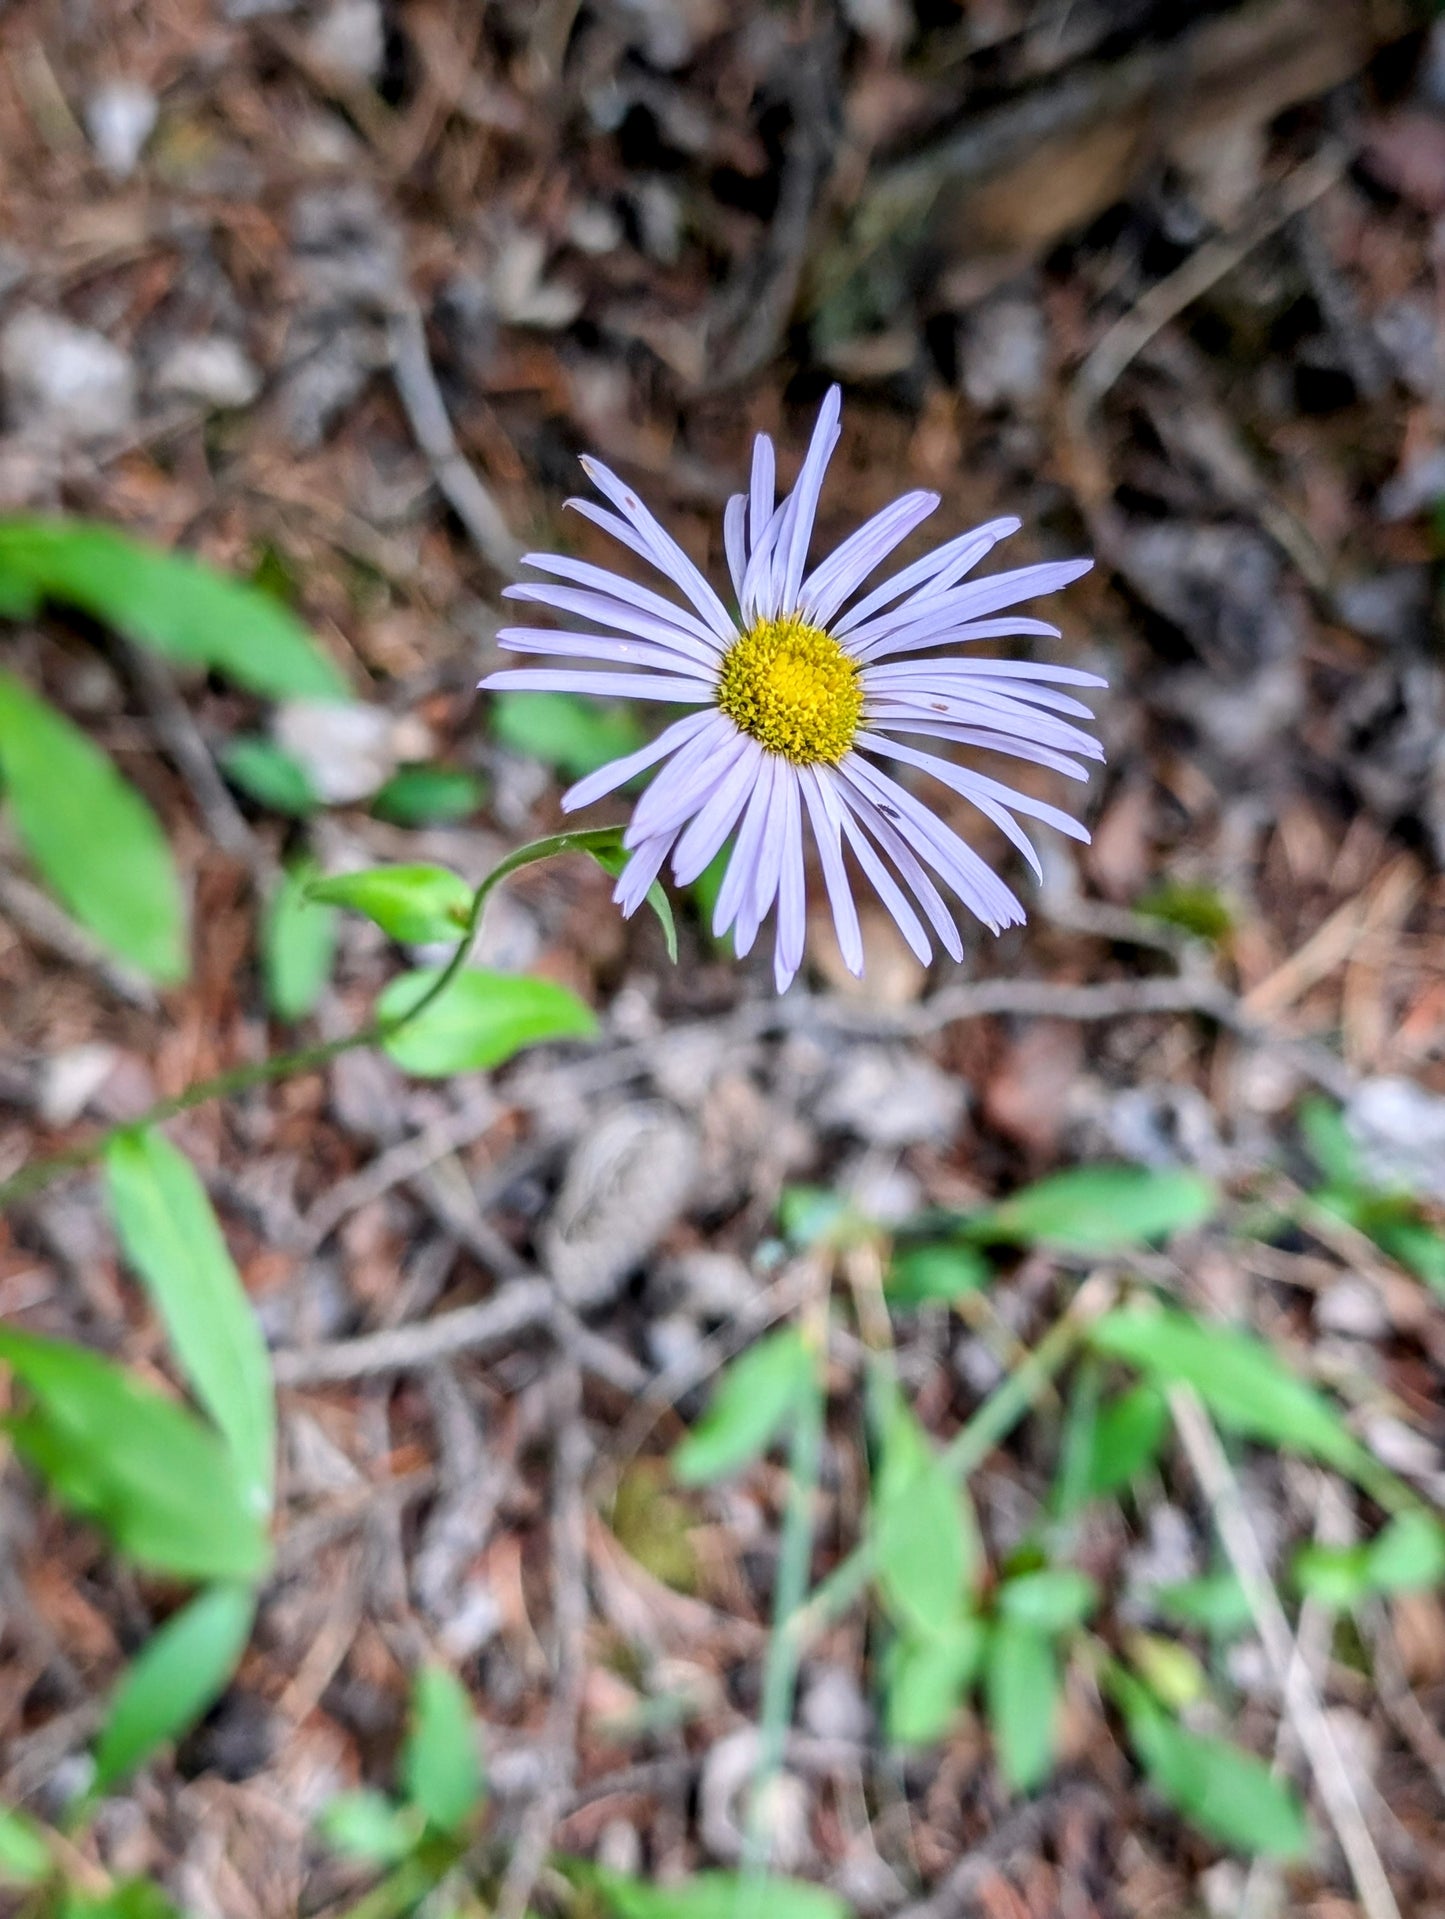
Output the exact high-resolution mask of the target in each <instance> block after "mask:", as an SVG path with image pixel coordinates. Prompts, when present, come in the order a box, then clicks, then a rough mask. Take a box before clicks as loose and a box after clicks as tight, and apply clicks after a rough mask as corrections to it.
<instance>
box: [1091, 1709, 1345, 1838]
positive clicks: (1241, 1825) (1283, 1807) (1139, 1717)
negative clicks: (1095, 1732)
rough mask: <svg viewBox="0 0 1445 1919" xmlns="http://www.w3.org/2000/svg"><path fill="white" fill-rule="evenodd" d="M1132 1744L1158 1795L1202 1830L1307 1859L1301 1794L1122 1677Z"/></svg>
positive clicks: (1211, 1835)
mask: <svg viewBox="0 0 1445 1919" xmlns="http://www.w3.org/2000/svg"><path fill="white" fill-rule="evenodd" d="M1111 1690H1113V1691H1114V1692H1115V1694H1116V1696H1117V1697H1118V1698H1119V1701H1120V1704H1121V1705H1122V1707H1123V1710H1124V1720H1125V1726H1126V1728H1127V1730H1128V1734H1129V1743H1130V1745H1131V1746H1132V1747H1133V1748H1134V1751H1135V1752H1136V1754H1137V1755H1138V1757H1139V1762H1140V1764H1141V1765H1142V1766H1143V1768H1144V1771H1145V1772H1146V1773H1147V1775H1148V1777H1149V1779H1150V1781H1151V1783H1152V1784H1153V1786H1154V1788H1155V1790H1156V1791H1157V1792H1158V1793H1159V1794H1160V1796H1161V1797H1162V1798H1164V1799H1167V1800H1168V1802H1169V1804H1170V1805H1171V1806H1173V1807H1174V1808H1175V1809H1176V1810H1177V1811H1179V1812H1182V1813H1183V1814H1184V1815H1185V1817H1186V1818H1188V1819H1192V1820H1193V1822H1194V1824H1195V1825H1196V1826H1198V1827H1199V1828H1200V1830H1201V1831H1202V1832H1205V1833H1208V1834H1209V1836H1210V1837H1211V1838H1212V1839H1217V1840H1219V1841H1220V1842H1221V1843H1222V1844H1224V1845H1226V1846H1235V1847H1238V1849H1239V1850H1240V1851H1241V1852H1247V1853H1251V1854H1256V1853H1258V1854H1263V1855H1264V1856H1265V1857H1266V1858H1271V1859H1282V1860H1290V1859H1302V1858H1303V1857H1304V1856H1305V1854H1306V1853H1307V1852H1308V1851H1309V1826H1308V1824H1307V1822H1306V1819H1305V1814H1304V1809H1303V1807H1302V1806H1301V1805H1300V1803H1299V1800H1298V1799H1297V1798H1296V1796H1295V1794H1294V1792H1293V1791H1292V1790H1291V1789H1290V1787H1289V1786H1288V1785H1286V1784H1285V1782H1284V1781H1283V1780H1281V1779H1276V1778H1275V1776H1274V1774H1273V1773H1272V1772H1271V1770H1270V1768H1269V1767H1268V1766H1266V1765H1265V1764H1264V1763H1263V1762H1262V1761H1261V1760H1259V1759H1256V1758H1255V1757H1254V1755H1253V1754H1252V1753H1248V1752H1244V1751H1242V1750H1241V1749H1240V1748H1239V1747H1238V1746H1232V1745H1230V1744H1228V1743H1227V1741H1225V1740H1222V1739H1207V1738H1203V1737H1201V1736H1200V1735H1199V1734H1198V1733H1192V1732H1187V1731H1186V1730H1185V1728H1184V1727H1183V1726H1181V1725H1179V1724H1178V1722H1177V1721H1175V1720H1173V1719H1171V1718H1170V1717H1169V1715H1168V1714H1167V1713H1165V1712H1163V1711H1162V1710H1161V1709H1160V1708H1159V1707H1158V1706H1157V1705H1156V1704H1155V1703H1154V1701H1153V1699H1152V1698H1151V1697H1150V1696H1149V1694H1148V1693H1147V1692H1146V1691H1145V1690H1144V1688H1143V1687H1142V1686H1140V1685H1138V1684H1137V1683H1136V1682H1134V1681H1132V1680H1130V1681H1128V1682H1127V1683H1123V1675H1116V1676H1115V1680H1114V1682H1113V1683H1112V1686H1111Z"/></svg>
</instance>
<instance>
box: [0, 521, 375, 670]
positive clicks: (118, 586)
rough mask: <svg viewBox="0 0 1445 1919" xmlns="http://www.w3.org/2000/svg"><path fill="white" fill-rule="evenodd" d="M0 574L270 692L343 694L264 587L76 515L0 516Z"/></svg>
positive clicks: (17, 588) (16, 590) (18, 588)
mask: <svg viewBox="0 0 1445 1919" xmlns="http://www.w3.org/2000/svg"><path fill="white" fill-rule="evenodd" d="M0 582H9V583H11V591H12V593H13V594H21V595H29V596H30V597H31V599H32V600H35V601H38V600H58V601H61V602H63V603H64V604H66V605H68V606H76V607H79V608H80V609H81V611H82V612H85V613H89V614H90V615H91V617H92V618H93V619H97V620H101V621H103V622H104V624H105V625H107V626H111V627H114V628H115V630H116V632H118V633H124V634H125V636H126V637H127V639H131V640H134V641H135V642H136V643H137V644H138V645H140V646H147V647H150V648H151V649H152V650H153V651H154V652H157V653H160V654H163V655H164V656H165V657H166V658H167V659H171V660H180V661H185V662H187V663H188V664H191V665H194V666H201V667H209V668H214V669H215V670H216V671H217V672H219V673H224V674H225V675H226V676H227V678H229V679H232V680H234V681H235V682H236V684H237V685H238V686H244V687H248V688H249V689H250V691H251V692H253V693H260V694H262V695H264V696H265V697H267V698H269V699H278V700H279V699H321V700H325V699H332V700H334V699H344V698H345V697H346V691H347V689H346V681H345V679H344V678H343V676H342V674H341V673H340V672H339V671H338V669H337V668H336V667H335V666H333V665H332V663H331V661H330V660H329V659H328V658H327V657H326V655H325V654H324V653H323V652H322V651H321V649H320V647H319V646H318V645H317V644H316V641H315V640H314V639H313V638H312V636H311V634H310V633H309V632H308V631H307V629H306V627H305V626H304V625H303V624H302V623H301V621H300V620H298V619H297V618H296V616H295V614H294V613H291V612H290V611H289V610H288V609H287V608H286V607H284V606H283V605H282V604H281V602H280V601H279V600H277V599H274V598H273V597H272V595H271V594H269V593H265V592H262V591H261V590H259V589H258V588H256V587H253V586H248V585H245V584H243V583H242V582H240V581H238V580H232V579H228V578H227V577H226V576H225V575H224V574H222V573H217V572H215V571H214V570H213V569H212V568H211V567H209V566H206V565H205V564H204V563H203V562H202V561H200V560H197V559H193V558H192V557H191V556H190V555H189V554H185V553H164V552H160V551H158V550H157V549H155V548H154V547H149V546H145V545H143V544H142V543H141V542H140V541H138V540H133V539H131V538H130V537H129V536H128V535H126V534H124V533H120V532H117V531H116V529H115V528H114V527H109V526H95V525H92V524H90V523H88V522H86V521H84V520H32V519H23V520H6V521H3V522H0Z"/></svg>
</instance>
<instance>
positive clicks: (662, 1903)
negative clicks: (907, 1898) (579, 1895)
mask: <svg viewBox="0 0 1445 1919" xmlns="http://www.w3.org/2000/svg"><path fill="white" fill-rule="evenodd" d="M585 1878H586V1883H587V1884H589V1885H592V1886H595V1887H596V1888H597V1890H598V1891H599V1892H600V1893H601V1894H602V1897H603V1899H604V1900H605V1901H606V1904H607V1909H608V1911H609V1912H610V1913H611V1914H612V1915H613V1919H739V1915H744V1916H745V1919H850V1915H849V1912H848V1908H847V1906H846V1905H845V1904H844V1903H843V1901H842V1900H841V1899H840V1898H839V1897H838V1895H837V1894H836V1893H833V1892H827V1891H825V1890H824V1888H823V1887H821V1886H806V1885H803V1884H802V1883H801V1882H800V1881H798V1880H795V1879H770V1878H765V1877H756V1876H753V1875H745V1874H743V1873H734V1872H701V1873H699V1874H698V1875H697V1877H696V1878H694V1879H681V1880H678V1881H677V1882H676V1883H675V1884H674V1885H670V1886H652V1885H648V1884H647V1883H646V1882H645V1881H644V1880H641V1879H629V1878H627V1877H625V1876H624V1875H623V1874H622V1873H620V1872H608V1871H606V1870H605V1869H604V1868H602V1867H598V1866H593V1867H590V1868H588V1869H587V1870H586V1874H585Z"/></svg>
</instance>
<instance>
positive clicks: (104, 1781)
mask: <svg viewBox="0 0 1445 1919" xmlns="http://www.w3.org/2000/svg"><path fill="white" fill-rule="evenodd" d="M255 1611H256V1601H255V1597H254V1595H253V1594H252V1593H251V1592H250V1591H249V1590H248V1589H247V1588H246V1587H244V1586H213V1587H212V1588H211V1589H210V1591H209V1592H203V1593H201V1594H200V1595H199V1597H198V1598H195V1599H193V1600H192V1601H191V1602H190V1604H189V1605H188V1606H186V1607H184V1608H183V1609H182V1610H181V1611H180V1612H178V1613H175V1614H173V1615H172V1616H171V1618H169V1619H168V1620H167V1621H166V1623H165V1625H163V1626H162V1627H161V1628H160V1630H159V1631H158V1632H156V1633H155V1634H153V1635H152V1637H151V1638H150V1639H149V1640H147V1642H146V1644H145V1646H144V1647H143V1649H142V1650H141V1653H140V1655H139V1657H138V1658H137V1659H136V1660H135V1662H134V1664H133V1665H132V1666H131V1668H130V1670H129V1671H128V1672H127V1673H126V1674H125V1675H124V1677H123V1678H122V1679H121V1682H120V1684H119V1686H117V1688H116V1691H115V1695H114V1697H113V1698H112V1700H111V1702H110V1709H109V1711H108V1712H107V1713H106V1716H105V1723H104V1725H103V1726H102V1727H101V1731H100V1739H99V1741H98V1742H97V1745H96V1748H95V1786H94V1790H95V1791H96V1792H97V1793H103V1792H109V1791H110V1789H111V1787H112V1786H114V1785H115V1784H116V1783H117V1781H119V1780H121V1779H123V1778H124V1777H125V1775H126V1774H127V1773H129V1772H133V1771H134V1770H135V1768H136V1767H137V1766H140V1765H143V1764H144V1763H145V1761H146V1760H147V1759H149V1758H150V1757H151V1755H152V1754H153V1753H154V1752H156V1751H158V1750H159V1748H160V1747H162V1746H164V1745H166V1744H168V1743H169V1742H170V1741H171V1740H173V1739H179V1738H180V1737H181V1736H182V1734H184V1733H186V1732H188V1731H189V1730H190V1728H191V1727H192V1726H194V1725H195V1724H196V1722H197V1721H198V1720H199V1719H200V1718H201V1716H202V1715H203V1714H204V1713H205V1712H207V1711H208V1710H209V1709H210V1708H211V1707H212V1706H213V1705H214V1704H215V1702H216V1701H217V1700H218V1699H219V1698H220V1696H221V1694H222V1693H223V1692H224V1691H225V1690H226V1687H227V1685H228V1684H229V1682H230V1678H231V1675H232V1673H233V1672H234V1671H235V1670H236V1667H237V1665H238V1664H239V1662H240V1658H241V1654H242V1653H243V1652H244V1651H245V1649H246V1641H247V1639H248V1638H249V1636H250V1632H251V1621H252V1619H253V1618H254V1616H255Z"/></svg>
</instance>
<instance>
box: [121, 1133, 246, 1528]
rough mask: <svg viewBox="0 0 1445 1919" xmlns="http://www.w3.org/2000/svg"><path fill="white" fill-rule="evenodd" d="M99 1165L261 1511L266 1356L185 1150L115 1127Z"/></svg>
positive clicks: (128, 1240)
mask: <svg viewBox="0 0 1445 1919" xmlns="http://www.w3.org/2000/svg"><path fill="white" fill-rule="evenodd" d="M105 1170H106V1182H107V1187H108V1191H109V1196H110V1207H111V1212H112V1215H113V1216H114V1219H115V1225H116V1231H117V1233H118V1234H119V1236H120V1242H121V1245H122V1247H123V1248H124V1250H125V1256H126V1258H127V1260H128V1261H129V1262H130V1264H131V1265H132V1266H133V1267H134V1268H135V1270H136V1271H137V1272H138V1273H139V1274H140V1276H141V1278H142V1279H143V1280H144V1281H145V1285H146V1290H147V1291H148V1292H149V1294H150V1296H151V1298H152V1300H154V1302H155V1305H156V1309H157V1311H158V1312H159V1313H160V1315H161V1317H162V1319H163V1320H164V1321H165V1325H166V1331H167V1333H168V1334H169V1336H170V1342H171V1345H172V1347H173V1348H174V1350H175V1354H176V1358H177V1360H178V1361H179V1363H180V1366H181V1370H182V1372H183V1373H184V1374H185V1376H186V1379H187V1381H188V1382H189V1383H190V1385H191V1387H192V1388H193V1390H194V1392H195V1395H196V1397H197V1399H198V1400H199V1401H200V1402H201V1404H202V1405H203V1406H204V1407H205V1409H206V1411H207V1412H208V1413H209V1414H210V1415H211V1417H212V1419H214V1420H215V1422H216V1425H217V1426H218V1427H219V1428H220V1430H221V1433H222V1435H223V1436H224V1438H225V1440H226V1442H227V1444H228V1445H229V1447H230V1449H231V1454H232V1457H233V1459H234V1461H235V1466H236V1474H237V1477H238V1479H239V1483H240V1485H241V1487H242V1489H243V1491H244V1492H245V1495H246V1497H247V1498H248V1500H249V1502H250V1505H251V1509H252V1511H253V1512H254V1513H255V1514H256V1515H257V1516H258V1518H259V1517H263V1516H264V1515H265V1514H266V1513H267V1512H268V1511H269V1510H270V1505H271V1490H272V1486H273V1483H274V1479H275V1456H276V1399H275V1392H274V1390H273V1387H272V1383H271V1362H270V1359H269V1358H268V1356H267V1352H266V1343H265V1341H264V1340H263V1339H262V1337H261V1329H260V1326H259V1325H258V1323H257V1320H256V1315H255V1312H254V1310H253V1309H252V1306H251V1302H250V1300H249V1299H248V1298H247V1296H246V1289H245V1287H244V1286H243V1285H242V1284H241V1275H240V1274H239V1273H238V1272H237V1270H236V1263H235V1261H234V1260H233V1259H232V1258H231V1254H230V1250H229V1248H228V1247H227V1245H226V1241H225V1238H224V1237H223V1235H222V1233H221V1229H220V1226H219V1225H218V1224H217V1221H216V1215H215V1214H214V1212H213V1211H212V1210H211V1202H210V1200H209V1199H208V1198H207V1197H206V1189H205V1187H204V1186H202V1184H201V1182H200V1179H199V1178H198V1176H197V1174H196V1171H195V1168H194V1167H193V1166H192V1165H191V1163H190V1161H189V1160H188V1159H187V1158H186V1157H185V1155H184V1154H183V1153H179V1152H177V1151H176V1149H175V1147H174V1146H172V1145H171V1143H170V1142H169V1140H167V1139H166V1138H165V1137H164V1136H163V1135H162V1134H160V1133H157V1132H154V1131H150V1130H147V1131H141V1132H128V1133H121V1134H119V1135H117V1137H116V1138H115V1139H113V1140H112V1141H111V1143H110V1145H109V1146H108V1147H107V1148H106V1155H105Z"/></svg>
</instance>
